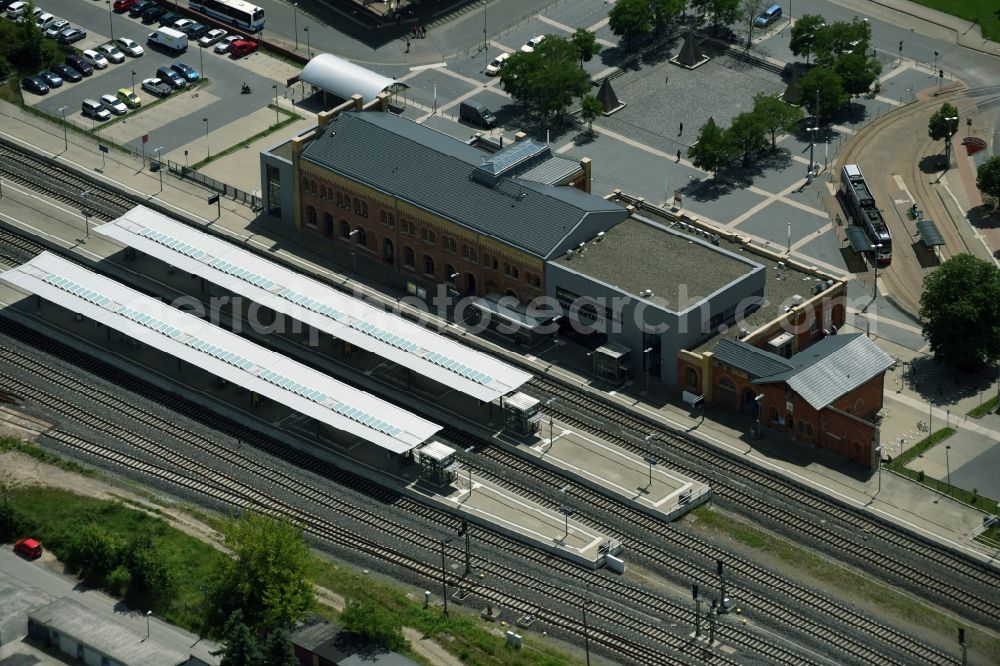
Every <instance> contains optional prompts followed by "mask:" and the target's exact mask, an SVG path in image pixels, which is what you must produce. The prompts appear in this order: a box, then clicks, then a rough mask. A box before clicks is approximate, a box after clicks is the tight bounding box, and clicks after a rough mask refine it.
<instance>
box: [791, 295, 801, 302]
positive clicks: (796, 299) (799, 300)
mask: <svg viewBox="0 0 1000 666" xmlns="http://www.w3.org/2000/svg"><path fill="white" fill-rule="evenodd" d="M792 304H793V305H802V297H801V296H800V295H798V294H795V295H794V296H792Z"/></svg>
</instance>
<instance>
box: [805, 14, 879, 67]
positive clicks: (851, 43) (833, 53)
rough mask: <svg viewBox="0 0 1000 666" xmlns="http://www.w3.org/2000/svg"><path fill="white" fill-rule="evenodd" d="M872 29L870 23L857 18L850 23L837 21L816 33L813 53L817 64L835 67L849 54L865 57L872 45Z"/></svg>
mask: <svg viewBox="0 0 1000 666" xmlns="http://www.w3.org/2000/svg"><path fill="white" fill-rule="evenodd" d="M871 37H872V28H871V24H870V23H869V22H868V21H863V20H861V19H859V18H855V19H854V20H852V21H851V22H850V23H847V22H845V21H837V22H835V23H831V24H830V25H828V26H825V27H823V28H821V29H820V30H819V31H817V33H816V40H815V43H814V44H813V53H815V54H816V64H817V65H821V66H823V67H833V66H834V64H835V63H836V62H837V61H838V60H840V58H841V57H843V56H845V55H849V54H857V55H865V54H867V53H868V47H869V45H870V43H871Z"/></svg>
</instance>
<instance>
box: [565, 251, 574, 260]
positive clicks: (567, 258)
mask: <svg viewBox="0 0 1000 666" xmlns="http://www.w3.org/2000/svg"><path fill="white" fill-rule="evenodd" d="M572 258H573V250H566V261H569V260H570V259H572Z"/></svg>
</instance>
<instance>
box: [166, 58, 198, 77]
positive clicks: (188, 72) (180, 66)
mask: <svg viewBox="0 0 1000 666" xmlns="http://www.w3.org/2000/svg"><path fill="white" fill-rule="evenodd" d="M170 69H172V70H174V71H175V72H177V73H178V74H180V75H181V76H183V77H184V79H185V80H186V81H197V80H198V78H199V74H198V70H196V69H195V68H194V67H188V66H187V65H185V64H184V63H182V62H175V63H174V64H172V65H171V66H170Z"/></svg>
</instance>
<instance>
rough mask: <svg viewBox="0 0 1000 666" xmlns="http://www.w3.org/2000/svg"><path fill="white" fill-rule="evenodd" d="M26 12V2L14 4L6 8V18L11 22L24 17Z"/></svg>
mask: <svg viewBox="0 0 1000 666" xmlns="http://www.w3.org/2000/svg"><path fill="white" fill-rule="evenodd" d="M26 11H28V3H27V2H15V3H14V4H12V5H9V6H8V7H7V18H9V19H10V20H11V21H14V20H17V19H19V18H21V17H22V16H24V13H25V12H26Z"/></svg>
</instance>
